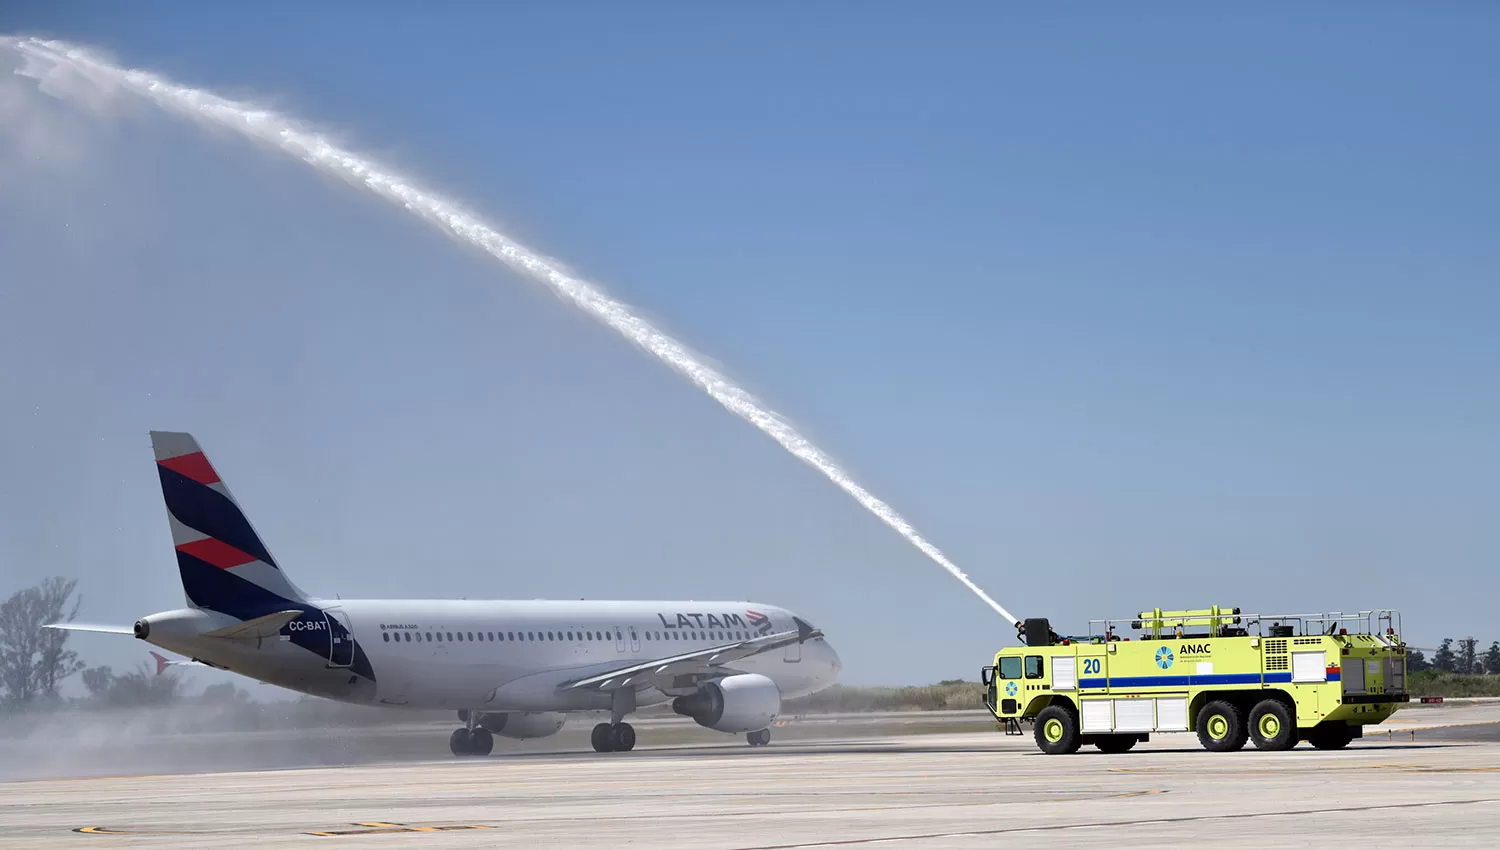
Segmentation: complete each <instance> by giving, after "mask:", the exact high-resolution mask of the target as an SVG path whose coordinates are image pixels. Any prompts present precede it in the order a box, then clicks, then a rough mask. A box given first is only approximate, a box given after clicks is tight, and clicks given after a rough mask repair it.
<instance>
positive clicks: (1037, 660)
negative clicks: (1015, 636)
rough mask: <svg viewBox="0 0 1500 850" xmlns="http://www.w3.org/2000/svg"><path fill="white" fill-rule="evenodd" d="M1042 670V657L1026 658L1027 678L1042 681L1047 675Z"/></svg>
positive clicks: (1031, 656)
mask: <svg viewBox="0 0 1500 850" xmlns="http://www.w3.org/2000/svg"><path fill="white" fill-rule="evenodd" d="M1042 670H1043V667H1042V657H1041V656H1040V655H1028V656H1026V678H1028V679H1040V678H1042V676H1044V675H1046V674H1045V673H1043V672H1042Z"/></svg>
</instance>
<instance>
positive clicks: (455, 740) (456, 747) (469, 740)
mask: <svg viewBox="0 0 1500 850" xmlns="http://www.w3.org/2000/svg"><path fill="white" fill-rule="evenodd" d="M473 747H474V739H473V736H471V735H470V734H469V730H468V729H454V730H453V734H452V735H451V736H449V738H448V749H450V750H452V751H453V754H454V755H456V756H466V755H469V754H470V753H471V752H472V751H473Z"/></svg>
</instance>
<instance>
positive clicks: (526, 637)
mask: <svg viewBox="0 0 1500 850" xmlns="http://www.w3.org/2000/svg"><path fill="white" fill-rule="evenodd" d="M413 634H416V637H415V638H414V637H412V635H413ZM434 635H436V637H435V638H434V637H433V636H434ZM645 635H646V640H721V641H722V640H746V639H748V638H749V635H748V634H747V633H745V632H739V631H730V632H697V631H688V632H655V631H652V632H645ZM631 636H632V637H634V636H635V631H634V630H633V629H632V630H631ZM700 636H701V637H700ZM380 637H381V638H382V639H384V640H385V642H386V643H391V642H392V641H395V642H396V643H403V642H404V643H411V642H412V641H414V640H415V641H416V642H417V643H423V642H426V643H432V642H433V641H434V640H436V641H438V642H439V643H442V642H443V639H444V638H445V637H446V638H447V641H448V642H449V643H463V642H464V641H469V642H471V643H472V642H474V641H491V642H506V641H510V642H516V641H559V640H561V641H577V640H585V641H596V642H598V641H610V640H617V641H619V640H624V639H625V635H624V634H622V633H620V632H609V631H597V632H596V631H593V630H591V629H585V630H582V631H557V632H415V633H413V632H382V633H381V635H380Z"/></svg>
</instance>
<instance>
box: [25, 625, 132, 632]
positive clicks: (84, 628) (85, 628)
mask: <svg viewBox="0 0 1500 850" xmlns="http://www.w3.org/2000/svg"><path fill="white" fill-rule="evenodd" d="M42 628H44V629H60V630H63V631H69V632H99V633H101V634H106V635H133V634H135V629H133V628H131V627H130V626H96V625H93V624H90V623H48V624H47V625H45V626H42Z"/></svg>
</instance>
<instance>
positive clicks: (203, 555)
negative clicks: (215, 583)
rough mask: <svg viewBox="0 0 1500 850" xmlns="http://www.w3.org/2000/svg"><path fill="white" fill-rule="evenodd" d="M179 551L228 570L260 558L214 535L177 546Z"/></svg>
mask: <svg viewBox="0 0 1500 850" xmlns="http://www.w3.org/2000/svg"><path fill="white" fill-rule="evenodd" d="M177 551H179V552H186V553H188V554H189V555H192V556H193V557H194V558H197V559H198V560H200V561H203V562H205V563H208V564H212V565H214V566H216V567H218V568H219V569H221V570H227V569H229V568H230V567H238V566H240V565H242V564H248V563H250V562H251V561H255V560H259V559H258V558H256V557H255V556H254V555H251V554H248V553H246V552H241V551H240V550H238V549H236V548H234V547H233V546H230V545H229V544H228V543H225V542H224V541H222V540H215V539H213V538H212V537H205V538H203V539H202V540H195V541H193V542H192V543H184V544H182V545H181V546H178V547H177Z"/></svg>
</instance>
